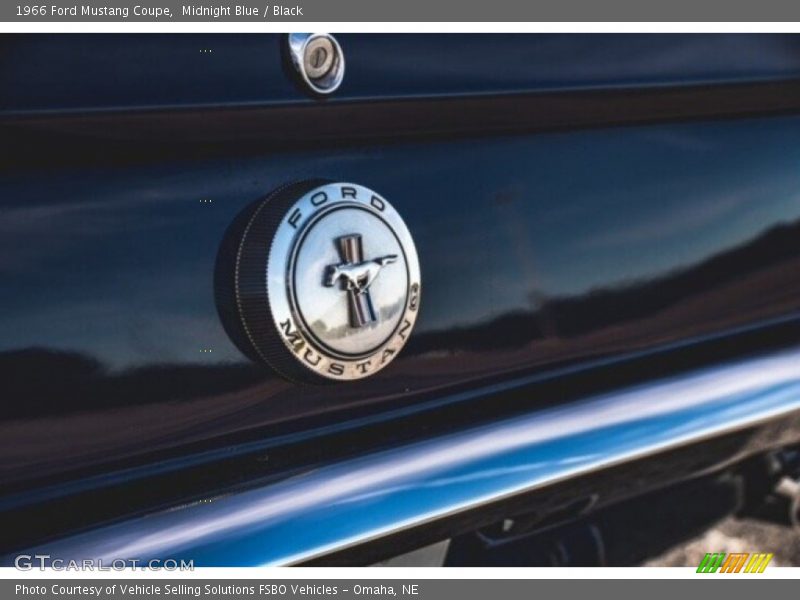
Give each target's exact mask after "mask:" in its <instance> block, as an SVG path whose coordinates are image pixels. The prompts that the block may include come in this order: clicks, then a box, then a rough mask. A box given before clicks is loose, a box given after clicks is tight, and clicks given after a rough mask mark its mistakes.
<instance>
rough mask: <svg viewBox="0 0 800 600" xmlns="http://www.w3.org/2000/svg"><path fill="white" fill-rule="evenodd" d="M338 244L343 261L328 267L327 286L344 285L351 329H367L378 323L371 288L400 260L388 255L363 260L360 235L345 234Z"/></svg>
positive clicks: (393, 255)
mask: <svg viewBox="0 0 800 600" xmlns="http://www.w3.org/2000/svg"><path fill="white" fill-rule="evenodd" d="M336 244H337V246H338V248H339V255H340V256H341V257H342V262H341V263H339V264H337V265H329V266H328V268H327V269H326V272H325V285H326V286H328V287H333V286H334V285H336V282H337V281H340V280H341V282H342V289H343V290H346V291H347V307H348V315H349V318H350V327H355V328H358V327H364V326H365V325H368V324H370V323H374V322H375V321H377V320H378V317H377V315H376V314H375V308H374V307H373V306H372V299H371V298H370V295H369V286H371V285H372V282H373V281H375V278H377V277H378V275H379V274H380V272H381V269H383V267H385V266H386V265H390V264H392V263H393V262H396V261H397V255H396V254H388V255H386V256H381V257H380V258H373V259H371V260H364V259H363V249H362V245H361V236H360V235H358V234H353V235H345V236H342V237H340V238H337V240H336Z"/></svg>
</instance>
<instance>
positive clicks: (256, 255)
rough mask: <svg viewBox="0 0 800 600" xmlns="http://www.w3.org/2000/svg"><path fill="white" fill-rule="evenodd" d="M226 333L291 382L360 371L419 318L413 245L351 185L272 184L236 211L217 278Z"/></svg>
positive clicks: (377, 203)
mask: <svg viewBox="0 0 800 600" xmlns="http://www.w3.org/2000/svg"><path fill="white" fill-rule="evenodd" d="M215 287H216V294H217V306H218V308H219V312H220V315H221V317H222V320H223V324H224V325H225V328H226V330H227V331H228V333H229V335H230V336H231V338H232V339H233V340H234V342H235V343H236V344H237V345H238V347H239V348H240V349H241V350H242V351H243V352H244V353H245V354H247V355H248V356H249V357H251V358H253V359H254V360H258V361H260V362H263V363H266V364H267V365H268V366H270V367H271V368H272V369H273V370H275V371H276V372H277V373H279V374H281V375H283V376H284V377H286V378H289V379H292V380H295V381H306V382H325V381H331V380H352V379H360V378H363V377H368V376H370V375H372V374H374V373H376V372H377V371H379V370H380V369H382V368H384V367H385V366H386V365H387V364H389V363H390V362H391V361H392V360H393V359H394V358H395V357H396V356H397V354H398V352H399V351H400V349H401V348H402V347H403V345H404V344H405V343H406V341H407V340H408V336H409V334H410V333H411V330H412V328H413V327H414V322H415V321H416V318H417V313H418V310H419V300H420V293H421V287H420V271H419V262H418V260H417V253H416V249H415V248H414V242H413V240H412V239H411V234H410V233H409V231H408V228H407V227H406V225H405V223H404V222H403V220H402V219H401V218H400V215H399V214H398V213H397V211H396V210H395V209H394V208H393V207H392V205H391V204H389V202H388V201H387V200H386V199H385V198H383V197H382V196H380V195H379V194H377V193H376V192H374V191H372V190H370V189H367V188H365V187H363V186H360V185H357V184H353V183H327V182H320V181H311V182H302V183H296V184H292V185H289V186H286V187H283V188H280V189H278V190H276V191H275V192H273V193H272V194H270V195H269V196H267V197H266V198H265V199H263V200H260V201H259V202H257V203H255V204H253V205H251V206H250V207H248V208H247V209H246V210H245V211H244V212H243V213H241V214H240V215H239V217H238V218H237V219H236V221H235V222H234V223H233V225H232V226H231V227H230V229H229V231H228V233H227V234H226V236H225V241H224V242H223V245H222V247H221V249H220V252H219V256H218V260H217V268H216V275H215Z"/></svg>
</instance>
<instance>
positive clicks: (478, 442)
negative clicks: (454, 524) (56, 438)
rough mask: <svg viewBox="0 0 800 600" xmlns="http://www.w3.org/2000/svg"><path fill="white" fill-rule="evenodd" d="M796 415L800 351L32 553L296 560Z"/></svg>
mask: <svg viewBox="0 0 800 600" xmlns="http://www.w3.org/2000/svg"><path fill="white" fill-rule="evenodd" d="M798 411H800V349H794V350H792V351H786V352H782V353H779V354H774V355H770V356H766V357H761V358H756V359H750V360H747V361H744V362H737V363H731V364H727V365H723V366H719V367H716V368H713V369H705V370H703V371H695V372H692V373H689V374H686V375H684V376H681V377H679V378H674V379H671V380H662V381H657V382H653V383H650V384H647V385H642V386H638V387H635V388H628V389H625V390H622V391H619V392H615V393H611V394H604V395H602V396H596V397H591V398H587V399H585V400H582V401H580V402H575V403H572V404H570V405H564V406H560V407H556V408H551V409H547V410H541V411H538V412H535V413H530V414H527V415H525V416H522V417H516V418H512V419H506V420H503V421H498V422H496V423H493V424H487V425H484V426H481V427H477V428H474V429H469V430H465V431H461V432H458V433H454V434H450V435H447V436H442V437H439V438H435V439H430V440H426V441H423V442H418V443H414V444H409V445H406V446H403V447H398V448H395V449H392V450H388V451H384V452H381V453H377V454H374V455H370V456H364V457H360V458H357V459H353V460H347V461H343V462H340V463H338V464H332V465H328V466H325V467H322V468H318V469H316V470H312V471H310V472H307V473H305V474H302V475H298V476H295V477H291V478H289V479H286V480H283V481H280V482H277V483H273V484H270V485H267V486H264V487H262V488H259V489H253V490H249V491H245V492H240V493H235V494H231V495H227V496H221V497H219V498H216V499H215V500H213V501H211V502H203V503H200V504H194V505H190V506H185V507H182V508H179V509H173V510H169V511H165V512H161V513H158V514H153V515H148V516H145V517H142V518H137V519H131V520H128V521H125V522H121V523H118V524H114V525H110V526H106V527H103V528H100V529H96V530H93V531H90V532H87V533H83V534H80V535H76V536H73V537H70V538H65V539H62V540H59V541H55V542H52V543H50V544H46V545H42V546H41V547H38V548H35V549H34V550H31V551H30V552H31V553H33V552H40V553H47V554H50V555H51V556H53V557H59V558H84V557H94V558H103V559H104V560H111V559H113V558H123V557H124V558H132V557H138V558H142V559H146V558H151V557H166V556H169V557H183V558H186V559H190V558H191V559H194V560H195V564H197V565H216V566H222V565H231V566H244V565H256V564H292V563H298V562H302V561H306V560H309V559H312V558H315V557H320V556H324V555H325V554H328V553H331V552H334V551H339V550H342V549H345V548H348V547H351V546H354V545H358V544H361V543H365V542H368V541H371V540H375V539H379V538H381V537H383V536H386V535H389V534H392V533H396V532H399V531H402V530H404V529H407V528H411V527H414V526H417V525H421V524H424V523H426V522H431V521H434V520H437V519H440V518H443V517H447V516H452V515H455V514H457V513H459V512H461V511H466V510H469V509H473V508H477V507H480V506H482V505H485V504H487V503H492V502H496V501H499V500H503V499H506V498H510V497H512V496H514V495H516V494H520V493H523V492H526V491H532V490H535V489H537V488H542V487H545V486H548V485H551V484H555V483H557V482H560V481H563V480H565V479H568V478H575V477H579V476H581V475H586V474H589V473H592V472H597V471H599V470H601V469H604V468H606V467H611V466H614V465H619V464H622V463H625V462H626V461H632V460H635V459H638V458H644V457H646V456H649V455H653V454H656V453H659V452H661V451H667V450H670V449H673V448H678V447H681V446H685V445H689V444H693V443H699V442H702V441H705V440H709V439H712V438H714V437H716V436H721V435H724V434H726V433H730V432H734V431H738V430H742V429H745V428H748V427H751V426H755V425H759V424H764V423H766V422H768V421H770V420H773V419H778V418H780V417H785V416H788V415H792V413H796V412H798ZM794 416H796V415H794ZM781 442H782V443H785V440H781V441H779V440H775V443H776V444H778V443H781ZM9 560H10V559H9V558H8V557H6V559H5V561H4V562H9Z"/></svg>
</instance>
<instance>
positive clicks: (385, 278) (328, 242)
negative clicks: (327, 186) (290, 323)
mask: <svg viewBox="0 0 800 600" xmlns="http://www.w3.org/2000/svg"><path fill="white" fill-rule="evenodd" d="M292 266H293V273H292V274H291V277H292V283H293V285H292V291H293V298H292V300H293V304H294V305H295V307H296V309H297V313H298V316H299V318H300V326H301V327H303V329H305V330H306V331H307V332H308V333H309V334H310V336H312V337H313V338H314V341H315V342H316V343H317V344H318V345H319V346H320V347H321V348H322V349H324V350H328V351H330V352H331V354H333V355H336V356H340V357H342V358H358V357H361V356H366V355H369V354H371V353H373V352H375V351H376V350H377V349H378V348H379V347H380V346H381V345H382V344H384V343H385V342H386V341H387V340H388V339H389V337H390V336H391V335H392V334H393V333H394V331H395V330H396V329H397V326H398V325H399V324H400V319H401V318H402V316H403V312H404V308H405V305H406V301H407V299H408V285H409V280H408V265H407V262H406V257H405V252H404V250H403V247H402V245H401V243H400V241H399V240H398V239H397V236H396V235H395V234H394V231H393V230H392V229H391V227H390V226H389V225H388V224H387V223H386V222H385V221H384V220H383V219H381V218H380V216H379V215H377V214H375V212H373V211H372V210H370V209H368V208H366V207H363V206H360V205H358V204H352V203H344V202H343V203H340V204H337V205H334V206H332V207H331V208H330V209H328V210H327V211H322V212H321V213H320V214H319V216H318V217H317V218H316V219H315V220H314V222H313V223H309V225H308V227H307V229H306V231H305V232H303V234H302V235H301V236H300V238H299V239H298V242H297V244H296V250H295V255H294V260H293V261H292ZM320 282H322V283H323V285H322V286H320Z"/></svg>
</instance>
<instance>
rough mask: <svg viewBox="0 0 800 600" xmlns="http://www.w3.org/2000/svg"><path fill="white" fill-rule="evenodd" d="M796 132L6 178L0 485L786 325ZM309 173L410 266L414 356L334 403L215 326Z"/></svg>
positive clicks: (610, 135) (721, 126)
mask: <svg viewBox="0 0 800 600" xmlns="http://www.w3.org/2000/svg"><path fill="white" fill-rule="evenodd" d="M798 133H800V119H798V118H794V117H791V118H789V117H787V118H775V119H752V120H742V121H737V122H727V123H718V122H708V123H691V124H670V125H658V126H650V127H642V128H636V129H631V128H620V129H608V130H598V131H587V132H575V133H560V134H543V135H537V136H524V137H503V138H493V139H484V140H481V142H480V143H467V142H430V143H412V144H400V145H394V146H391V147H377V146H375V147H359V148H354V149H342V150H339V151H324V152H296V153H282V154H269V155H264V156H254V157H242V158H231V159H225V160H208V161H204V162H189V161H187V162H177V161H176V162H173V163H170V164H157V165H150V164H143V165H132V166H129V167H126V166H118V167H115V168H106V169H102V170H100V169H88V170H83V169H74V168H73V169H64V170H51V169H48V168H47V167H46V165H47V157H43V161H42V163H43V168H42V169H41V170H34V171H33V172H29V173H27V172H26V173H24V174H16V173H5V174H3V176H2V179H1V180H0V189H1V190H2V192H1V194H2V198H3V212H2V216H0V228H2V233H3V235H2V236H0V256H2V257H3V259H2V272H3V282H4V286H3V296H2V310H0V352H1V353H2V354H0V370H2V378H3V380H4V381H5V382H6V383H5V386H6V398H7V400H9V403H8V405H7V406H8V410H7V411H6V413H5V415H4V421H3V423H2V425H0V430H2V432H3V439H4V442H3V445H2V452H3V455H2V461H0V464H1V465H2V467H0V468H1V469H2V473H3V477H4V480H5V481H6V482H7V483H11V482H14V481H19V482H21V481H22V480H26V479H30V478H34V479H37V480H40V481H41V480H43V479H46V478H47V477H51V476H55V475H58V474H59V473H63V472H65V471H71V470H75V469H78V468H82V467H100V466H102V464H103V463H106V462H107V461H111V460H115V459H122V458H131V457H133V458H135V457H136V456H137V455H141V454H142V453H144V452H152V451H154V450H159V449H168V448H179V447H180V446H182V445H184V444H188V443H190V442H198V441H202V440H209V439H214V438H216V437H218V436H220V435H223V434H232V433H235V432H244V431H247V430H251V429H253V428H257V427H260V426H264V425H267V424H275V423H281V422H283V423H286V424H287V427H288V428H291V425H289V423H290V422H291V421H293V420H296V419H297V418H299V417H301V416H308V415H324V414H329V415H330V417H329V418H331V419H335V418H336V417H335V415H336V413H337V411H338V410H340V409H344V408H350V409H356V408H357V409H359V410H362V411H364V410H368V411H376V410H380V409H381V408H382V406H385V407H390V406H395V407H396V406H398V405H410V404H413V403H414V402H415V401H417V400H418V398H422V397H426V394H428V395H429V393H430V392H432V391H433V390H437V392H436V393H437V394H439V395H441V394H446V393H447V392H446V389H447V386H453V385H457V384H465V383H468V382H473V384H474V382H476V381H479V380H481V378H487V377H492V376H496V375H497V374H499V373H506V372H509V371H517V372H524V371H526V370H531V369H535V370H540V371H541V370H548V369H555V368H557V367H558V366H560V365H563V364H566V363H574V362H581V361H583V362H586V361H590V360H594V359H597V358H602V357H611V356H614V355H619V354H622V353H629V352H635V351H643V350H649V349H653V348H657V347H659V346H661V345H665V344H667V343H671V342H676V341H679V340H682V339H690V338H694V337H697V336H703V335H709V334H712V333H720V332H724V331H726V330H729V329H731V328H734V327H738V326H742V325H746V324H752V323H757V322H759V321H762V320H766V319H770V318H775V317H781V316H787V315H791V314H793V313H795V312H797V311H798V310H800V294H799V293H798V290H797V281H800V279H799V278H798V277H797V275H798V269H800V262H799V261H798V254H799V252H798V247H797V245H796V244H794V242H793V241H791V240H794V239H796V236H795V235H794V234H793V232H795V233H796V232H797V230H798V227H800V225H799V223H798V219H800V203H799V202H798V200H797V192H796V190H798V189H800V170H798V169H797V164H798V161H799V160H800V154H799V153H798V152H797V151H795V150H794V149H793V148H794V140H795V139H796V137H797V135H798ZM309 176H321V177H327V178H331V179H341V180H353V181H358V182H360V183H363V184H365V185H368V186H370V187H373V188H374V189H377V190H380V191H381V193H383V194H384V195H385V196H386V197H387V198H389V199H390V200H391V201H392V203H393V204H394V205H395V206H397V208H398V210H399V211H400V212H401V213H402V214H403V216H404V218H405V220H406V222H407V223H408V225H409V227H410V229H411V231H412V233H413V235H414V236H415V240H416V243H417V247H418V250H419V254H420V257H421V262H422V270H423V272H422V276H423V281H424V282H425V288H424V294H423V303H422V311H421V315H420V320H419V321H418V326H417V330H416V331H415V335H414V340H413V343H412V344H411V346H410V347H409V348H408V349H407V350H406V351H405V352H404V353H403V355H402V356H401V357H400V358H398V359H397V361H396V364H395V365H392V367H391V368H390V369H387V370H386V372H384V373H381V374H379V375H377V376H375V377H374V378H371V379H370V380H367V381H364V382H361V383H356V384H353V385H344V386H333V387H323V388H314V387H298V386H295V385H292V384H288V383H285V382H282V381H279V380H277V379H275V378H273V377H271V376H270V375H269V374H266V373H264V372H263V371H261V370H259V369H258V368H257V367H255V366H251V365H250V364H249V363H247V362H246V360H245V359H244V358H243V357H242V356H241V355H240V354H239V352H238V351H237V350H236V349H235V347H234V346H233V344H232V343H231V342H230V341H229V340H228V338H227V336H226V335H225V333H224V331H223V329H222V327H221V325H220V324H219V320H218V317H217V313H216V308H215V306H214V297H213V287H212V272H213V264H214V259H215V255H216V252H217V246H218V244H219V242H220V240H221V238H222V235H223V233H224V231H225V229H226V227H227V226H228V224H229V223H230V221H231V220H232V219H233V217H234V216H235V215H236V214H237V213H238V211H239V210H240V209H241V208H242V207H243V206H244V205H246V204H247V203H249V202H251V201H252V200H254V199H256V198H258V197H259V196H260V195H262V194H264V193H265V192H266V191H269V190H270V189H272V188H274V187H276V186H277V185H280V184H282V183H284V182H286V181H292V180H296V179H303V178H306V177H309ZM202 199H210V200H211V203H203V202H201V200H202ZM781 227H782V228H781ZM776 228H779V229H776ZM787 239H788V240H790V242H788V243H787V241H786V240H787ZM737 248H744V249H743V250H738V251H737ZM736 252H740V253H743V254H741V255H740V254H737V253H736ZM715 256H722V259H717V262H712V263H710V265H711V266H710V267H709V266H708V265H706V266H704V265H703V263H704V261H708V260H709V259H712V258H713V257H715ZM726 257H727V258H726ZM720 260H721V262H720ZM731 261H733V268H734V271H732V272H731V268H732V265H731V264H730V263H731ZM704 269H705V270H704ZM684 271H685V272H686V273H688V275H686V274H685V273H684V274H683V275H682V274H681V273H682V272H684ZM709 273H710V274H711V276H709ZM602 290H606V291H605V292H603V291H602ZM205 349H210V350H211V352H203V350H205ZM535 404H536V399H535V398H532V399H531V406H534V405H535ZM154 411H157V413H158V414H159V418H158V419H154V418H153V414H155V413H154ZM21 420H24V422H25V427H20V426H19V425H20V423H21V422H22V421H21Z"/></svg>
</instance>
